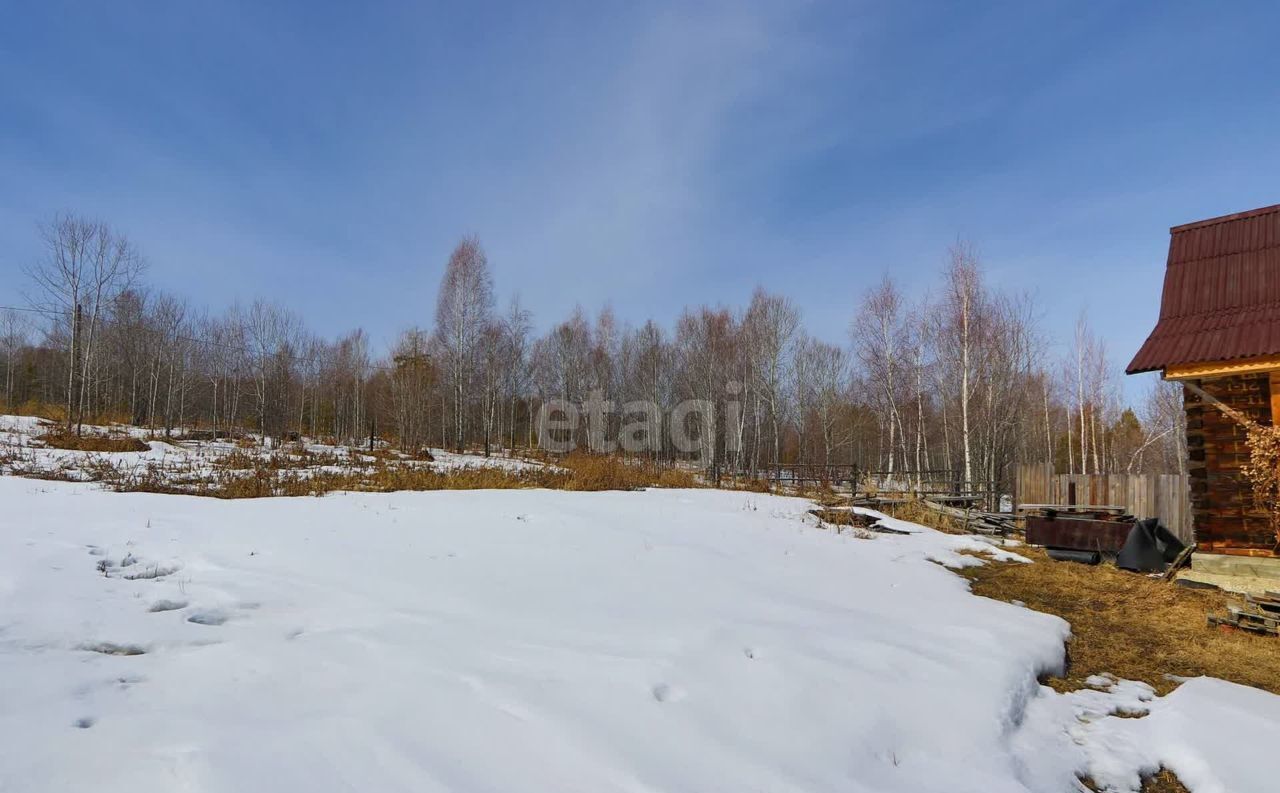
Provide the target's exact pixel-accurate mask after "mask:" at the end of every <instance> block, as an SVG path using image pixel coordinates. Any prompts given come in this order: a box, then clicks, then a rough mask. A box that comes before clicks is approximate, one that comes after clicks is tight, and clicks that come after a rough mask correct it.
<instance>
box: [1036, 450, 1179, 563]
mask: <svg viewBox="0 0 1280 793" xmlns="http://www.w3.org/2000/svg"><path fill="white" fill-rule="evenodd" d="M1189 493H1190V491H1189V482H1188V478H1187V477H1186V476H1185V475H1181V474H1055V473H1054V472H1053V468H1052V466H1050V465H1049V464H1047V463H1031V464H1023V465H1019V466H1018V469H1017V477H1016V479H1015V481H1014V491H1013V499H1014V509H1015V510H1016V509H1017V508H1018V506H1019V505H1021V504H1061V505H1063V506H1069V505H1072V504H1090V505H1096V506H1102V505H1115V506H1122V507H1124V508H1125V511H1126V512H1128V513H1129V514H1131V515H1133V516H1134V517H1135V518H1139V519H1142V518H1159V519H1160V524H1161V525H1162V526H1164V527H1165V528H1167V529H1169V530H1170V531H1172V532H1173V533H1174V534H1176V535H1178V538H1179V539H1180V540H1182V541H1183V542H1187V543H1189V542H1191V541H1192V540H1193V539H1194V532H1193V526H1192V520H1191V504H1190V501H1189Z"/></svg>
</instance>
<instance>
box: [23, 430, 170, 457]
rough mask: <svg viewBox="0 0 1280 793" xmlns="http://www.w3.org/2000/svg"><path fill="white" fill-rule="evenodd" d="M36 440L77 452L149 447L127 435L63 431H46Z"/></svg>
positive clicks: (120, 450) (51, 446)
mask: <svg viewBox="0 0 1280 793" xmlns="http://www.w3.org/2000/svg"><path fill="white" fill-rule="evenodd" d="M36 440H39V441H44V444H45V445H46V446H49V447H50V448H53V449H69V450H72V451H77V452H145V451H147V450H148V449H150V448H151V447H150V446H148V445H147V444H146V442H145V441H142V440H139V439H138V438H133V437H130V436H128V435H76V434H74V433H73V434H67V433H66V432H63V431H57V432H47V433H45V434H44V435H40V436H38V437H37V438H36Z"/></svg>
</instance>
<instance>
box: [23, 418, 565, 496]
mask: <svg viewBox="0 0 1280 793" xmlns="http://www.w3.org/2000/svg"><path fill="white" fill-rule="evenodd" d="M57 429H58V426H57V425H55V424H53V423H52V422H50V421H47V420H45V419H40V418H36V417H34V416H12V415H0V474H6V473H14V474H21V475H24V476H40V477H46V476H50V475H53V476H54V478H59V479H67V480H70V481H101V479H102V478H103V477H104V475H108V476H109V477H110V478H111V479H113V480H114V479H119V478H129V477H139V476H144V475H145V476H149V477H154V478H155V479H156V480H158V481H161V482H164V483H167V484H171V485H178V486H181V484H180V483H186V482H193V481H206V482H207V481H209V480H210V479H212V478H213V477H214V475H215V471H218V470H222V471H223V472H224V473H227V474H229V475H231V476H235V475H237V473H236V469H237V468H239V469H242V475H245V476H248V475H249V474H250V473H251V472H250V471H249V470H248V469H247V468H246V466H250V465H252V464H253V463H254V462H262V463H267V462H270V461H273V460H275V461H280V460H281V459H283V460H285V461H286V462H287V463H288V464H289V466H290V469H289V470H290V472H291V473H292V474H294V475H297V476H300V477H306V476H309V475H314V474H316V473H321V472H329V473H341V472H344V471H356V470H361V469H362V468H367V467H369V466H371V465H373V464H374V463H377V462H381V463H382V464H384V465H395V466H404V467H411V468H421V469H432V470H436V471H456V470H458V469H465V468H501V469H505V470H508V471H522V470H526V469H530V468H537V467H542V464H541V463H537V462H533V461H529V460H522V459H519V458H513V457H502V456H493V457H484V456H482V455H479V454H455V453H453V452H448V451H444V450H441V449H432V450H431V452H432V456H433V457H434V458H435V459H434V460H432V461H425V460H415V459H410V458H408V457H405V456H403V455H400V454H398V453H394V452H388V453H387V454H384V455H383V457H382V458H375V457H373V456H371V455H369V454H366V453H364V451H363V450H362V449H358V448H352V447H347V446H334V445H330V444H324V443H318V442H315V441H308V440H304V442H302V443H293V444H286V445H285V447H283V448H281V449H269V448H264V447H262V446H258V445H256V444H250V445H240V444H236V443H235V442H233V441H230V440H213V441H190V440H181V439H180V437H175V438H174V439H170V440H165V439H149V438H150V437H151V435H150V433H149V432H148V431H147V430H146V429H144V428H141V427H133V426H126V425H115V426H111V427H104V426H93V425H86V426H85V427H84V432H85V433H86V434H88V435H102V436H118V437H119V436H129V437H133V438H137V439H139V440H143V441H145V443H146V446H147V447H148V448H147V450H146V451H137V452H85V451H74V450H68V449H57V448H50V447H49V446H47V445H46V444H45V443H44V442H43V441H42V440H41V439H40V436H41V435H42V434H44V433H46V432H50V431H56V430H57ZM301 452H305V453H306V455H307V456H304V455H303V454H301ZM295 466H296V467H295ZM228 468H230V470H228ZM183 492H190V490H189V489H186V488H183Z"/></svg>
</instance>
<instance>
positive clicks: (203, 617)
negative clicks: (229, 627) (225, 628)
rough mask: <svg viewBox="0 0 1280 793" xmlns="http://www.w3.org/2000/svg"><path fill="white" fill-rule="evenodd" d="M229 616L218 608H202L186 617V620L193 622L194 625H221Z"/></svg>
mask: <svg viewBox="0 0 1280 793" xmlns="http://www.w3.org/2000/svg"><path fill="white" fill-rule="evenodd" d="M229 619H231V617H230V616H229V615H228V614H227V613H226V612H225V611H220V610H219V609H203V610H201V611H197V612H195V613H194V614H192V615H191V616H190V617H187V622H194V623H195V624H196V625H222V624H224V623H225V622H226V621H227V620H229Z"/></svg>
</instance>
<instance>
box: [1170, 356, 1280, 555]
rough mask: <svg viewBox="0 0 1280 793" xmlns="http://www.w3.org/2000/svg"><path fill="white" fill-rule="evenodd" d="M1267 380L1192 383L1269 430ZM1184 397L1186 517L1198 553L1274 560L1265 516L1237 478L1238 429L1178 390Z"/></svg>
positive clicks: (1241, 440) (1244, 448) (1242, 456)
mask: <svg viewBox="0 0 1280 793" xmlns="http://www.w3.org/2000/svg"><path fill="white" fill-rule="evenodd" d="M1271 378H1272V376H1271V375H1270V374H1267V373H1261V374H1247V375H1234V376H1230V377H1220V378H1213V379H1205V380H1196V381H1192V382H1195V383H1196V384H1197V385H1199V386H1200V388H1202V389H1203V390H1204V391H1205V393H1207V394H1209V395H1210V396H1212V397H1214V398H1216V399H1218V400H1220V401H1221V402H1223V403H1224V404H1226V405H1228V406H1230V407H1232V408H1234V409H1236V410H1238V411H1240V412H1241V413H1243V414H1245V415H1247V416H1249V417H1250V418H1251V419H1253V420H1254V421H1257V422H1258V423H1260V424H1270V423H1271V416H1272V411H1271V403H1272V385H1271ZM1278 383H1280V380H1278ZM1184 396H1185V405H1186V412H1187V452H1188V455H1189V457H1190V463H1189V466H1188V474H1189V475H1190V480H1191V487H1190V490H1191V514H1192V520H1193V522H1194V526H1195V536H1196V542H1197V543H1198V545H1199V550H1201V551H1204V552H1207V553H1223V554H1241V555H1247V556H1275V555H1276V554H1275V553H1274V551H1273V549H1274V547H1275V545H1276V538H1275V535H1274V534H1273V533H1272V531H1271V528H1270V526H1269V524H1268V520H1267V516H1266V514H1265V513H1263V512H1260V511H1259V510H1258V509H1256V508H1255V507H1254V505H1253V494H1252V490H1251V489H1250V487H1249V482H1248V480H1246V479H1245V478H1244V475H1243V474H1241V472H1240V467H1241V465H1243V464H1244V463H1245V462H1247V461H1248V459H1249V448H1248V445H1247V443H1246V433H1245V429H1244V427H1242V426H1241V425H1240V423H1239V422H1238V421H1236V420H1235V419H1233V418H1231V417H1230V416H1228V415H1227V414H1225V413H1224V412H1222V411H1221V410H1219V409H1218V408H1216V407H1215V406H1213V405H1212V404H1208V403H1207V402H1206V401H1205V400H1204V399H1202V398H1201V397H1200V396H1199V395H1198V394H1196V393H1195V392H1193V391H1192V390H1191V389H1184Z"/></svg>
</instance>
